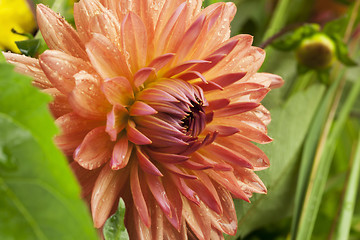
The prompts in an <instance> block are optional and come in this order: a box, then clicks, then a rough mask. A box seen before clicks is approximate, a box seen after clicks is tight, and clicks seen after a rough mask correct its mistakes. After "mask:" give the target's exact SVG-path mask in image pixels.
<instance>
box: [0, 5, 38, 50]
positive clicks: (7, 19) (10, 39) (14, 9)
mask: <svg viewBox="0 0 360 240" xmlns="http://www.w3.org/2000/svg"><path fill="white" fill-rule="evenodd" d="M0 22H1V24H0V49H2V50H11V51H13V52H19V49H18V48H17V46H16V44H15V41H22V40H26V39H27V37H25V36H21V35H19V34H15V33H12V32H11V29H15V30H16V31H17V32H20V33H24V32H25V33H29V32H31V31H33V30H34V28H35V26H36V24H35V19H34V16H33V14H32V12H31V10H30V7H29V6H28V4H27V2H26V1H25V0H1V1H0Z"/></svg>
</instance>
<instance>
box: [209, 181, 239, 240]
mask: <svg viewBox="0 0 360 240" xmlns="http://www.w3.org/2000/svg"><path fill="white" fill-rule="evenodd" d="M215 188H216V190H217V192H218V194H219V196H221V198H220V200H221V205H222V207H223V209H224V212H223V214H222V215H221V216H219V215H217V214H216V213H214V212H211V215H212V217H211V219H212V221H211V224H212V225H213V226H215V227H216V228H217V229H218V230H219V231H220V235H219V237H220V238H219V239H223V238H221V237H222V236H223V235H222V232H224V233H226V234H229V235H235V233H236V230H237V225H238V222H237V217H236V211H235V206H234V202H233V199H232V197H231V195H230V194H229V192H228V191H227V190H225V189H224V188H223V187H221V186H215Z"/></svg>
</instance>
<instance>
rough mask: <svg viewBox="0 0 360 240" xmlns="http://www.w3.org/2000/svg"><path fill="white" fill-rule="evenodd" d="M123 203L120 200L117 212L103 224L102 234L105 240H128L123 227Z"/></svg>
mask: <svg viewBox="0 0 360 240" xmlns="http://www.w3.org/2000/svg"><path fill="white" fill-rule="evenodd" d="M124 217H125V203H124V201H123V200H122V199H121V198H120V200H119V206H118V210H117V211H116V213H115V214H114V215H112V216H111V217H110V218H109V219H108V220H107V221H106V223H105V225H104V229H103V233H104V237H105V239H106V240H128V239H129V235H128V233H127V231H126V228H125V225H124Z"/></svg>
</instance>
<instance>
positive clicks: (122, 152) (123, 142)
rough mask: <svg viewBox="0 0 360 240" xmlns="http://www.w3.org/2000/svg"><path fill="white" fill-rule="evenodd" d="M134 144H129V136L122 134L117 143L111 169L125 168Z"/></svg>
mask: <svg viewBox="0 0 360 240" xmlns="http://www.w3.org/2000/svg"><path fill="white" fill-rule="evenodd" d="M132 149H133V144H129V141H128V139H127V137H126V136H125V135H124V136H122V137H121V138H120V139H119V140H118V141H117V142H116V144H115V146H114V150H113V152H112V157H111V161H110V165H111V169H113V170H119V169H121V168H124V167H125V166H126V165H127V164H128V162H129V159H130V157H131V153H132Z"/></svg>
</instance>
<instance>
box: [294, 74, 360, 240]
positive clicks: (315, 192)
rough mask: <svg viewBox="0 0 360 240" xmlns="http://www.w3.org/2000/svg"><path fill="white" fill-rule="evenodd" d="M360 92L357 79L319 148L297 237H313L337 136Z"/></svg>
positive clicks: (332, 112) (359, 84) (302, 239)
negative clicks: (326, 137)
mask: <svg viewBox="0 0 360 240" xmlns="http://www.w3.org/2000/svg"><path fill="white" fill-rule="evenodd" d="M359 93H360V81H357V82H356V83H355V84H354V86H353V88H352V89H351V92H350V94H349V95H348V96H347V99H346V101H345V104H344V106H343V108H342V109H341V111H340V114H339V119H338V121H336V122H335V124H334V128H333V130H332V131H331V133H330V135H329V138H328V140H327V141H323V142H322V143H321V145H320V148H319V149H318V152H317V154H316V156H315V161H314V165H313V169H312V172H311V177H310V182H309V187H308V191H307V194H306V196H305V201H304V206H303V209H304V211H303V213H302V215H301V217H300V221H299V229H298V234H297V237H296V239H301V240H307V239H310V237H311V234H312V231H313V228H314V224H315V220H316V215H317V212H318V210H319V207H320V203H321V198H322V194H323V192H324V188H325V184H326V180H327V176H328V173H329V169H330V166H331V160H332V157H333V155H334V151H335V148H334V146H335V143H336V140H337V138H338V137H339V135H340V133H341V131H342V130H343V127H344V125H345V122H346V119H347V118H348V116H349V114H350V111H351V109H352V107H353V105H354V103H355V101H356V99H357V96H358V95H359ZM337 101H338V100H337ZM335 110H336V108H332V111H331V114H330V115H332V116H331V117H330V118H333V115H334V113H335ZM327 123H328V122H327ZM330 125H331V124H330ZM329 127H330V126H329V124H327V126H326V127H325V129H326V128H329ZM319 150H320V151H319Z"/></svg>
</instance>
